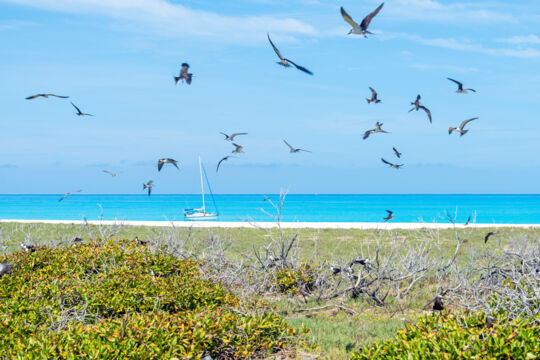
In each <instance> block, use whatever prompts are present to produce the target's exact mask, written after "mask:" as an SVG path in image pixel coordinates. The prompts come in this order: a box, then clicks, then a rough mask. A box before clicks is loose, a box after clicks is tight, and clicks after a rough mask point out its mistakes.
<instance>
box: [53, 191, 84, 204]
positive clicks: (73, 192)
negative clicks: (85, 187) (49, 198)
mask: <svg viewBox="0 0 540 360" xmlns="http://www.w3.org/2000/svg"><path fill="white" fill-rule="evenodd" d="M81 191H82V190H75V191H70V192H68V193H65V194H64V195H62V197H61V198H60V199H58V202H60V201H62V200H64V199H65V198H67V197H68V196H69V195H72V194H75V193H80V192H81Z"/></svg>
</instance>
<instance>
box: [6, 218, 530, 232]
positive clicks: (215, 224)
mask: <svg viewBox="0 0 540 360" xmlns="http://www.w3.org/2000/svg"><path fill="white" fill-rule="evenodd" d="M2 223H20V224H36V223H38V224H56V225H83V224H85V221H83V220H30V219H0V224H2ZM87 223H88V224H89V225H107V226H110V225H122V226H148V227H169V226H170V227H183V228H189V227H193V228H253V229H255V228H263V229H271V228H277V227H278V225H277V224H276V223H275V222H247V221H121V220H103V221H99V220H89V221H88V222H87ZM280 226H281V228H283V229H359V230H373V229H380V230H394V229H408V230H415V229H451V228H454V227H456V228H460V229H465V228H530V229H534V228H540V224H495V223H494V224H469V225H464V224H451V223H391V222H373V223H370V222H368V223H366V222H282V223H281V224H280Z"/></svg>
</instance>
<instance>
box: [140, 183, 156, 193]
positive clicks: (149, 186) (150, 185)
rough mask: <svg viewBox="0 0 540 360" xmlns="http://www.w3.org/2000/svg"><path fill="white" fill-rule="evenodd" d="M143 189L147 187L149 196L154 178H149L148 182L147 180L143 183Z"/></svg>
mask: <svg viewBox="0 0 540 360" xmlns="http://www.w3.org/2000/svg"><path fill="white" fill-rule="evenodd" d="M142 186H143V188H142V189H143V191H144V190H146V189H148V196H150V194H151V193H152V188H153V187H154V180H150V181H149V182H147V183H146V184H143V185H142Z"/></svg>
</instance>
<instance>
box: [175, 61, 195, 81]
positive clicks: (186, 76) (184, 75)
mask: <svg viewBox="0 0 540 360" xmlns="http://www.w3.org/2000/svg"><path fill="white" fill-rule="evenodd" d="M188 71H189V64H188V63H182V67H181V68H180V75H179V76H175V77H174V84H175V85H178V82H179V81H180V80H182V82H183V81H184V80H185V81H186V83H187V84H188V85H189V84H191V79H192V78H193V74H191V73H188Z"/></svg>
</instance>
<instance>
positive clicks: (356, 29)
mask: <svg viewBox="0 0 540 360" xmlns="http://www.w3.org/2000/svg"><path fill="white" fill-rule="evenodd" d="M383 6H384V3H382V4H381V5H379V7H378V8H376V9H375V10H373V11H372V12H371V13H370V14H369V15H368V16H366V17H365V18H364V20H362V22H361V23H360V25H358V24H357V23H356V22H355V21H354V20H353V19H352V17H351V16H350V15H349V14H347V12H346V11H345V9H344V8H343V6H342V7H341V16H343V19H344V20H345V21H346V22H348V23H349V25H351V26H352V29H351V30H350V31H349V34H348V35H350V34H355V35H364V37H365V38H367V34H373V33H371V32H369V31H368V26H369V23H370V22H371V20H372V19H373V18H374V17H375V16H376V15H377V14H378V13H379V11H381V9H382V7H383Z"/></svg>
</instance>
